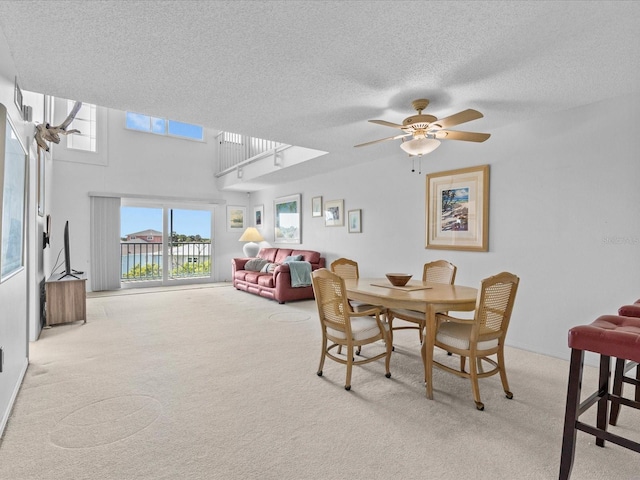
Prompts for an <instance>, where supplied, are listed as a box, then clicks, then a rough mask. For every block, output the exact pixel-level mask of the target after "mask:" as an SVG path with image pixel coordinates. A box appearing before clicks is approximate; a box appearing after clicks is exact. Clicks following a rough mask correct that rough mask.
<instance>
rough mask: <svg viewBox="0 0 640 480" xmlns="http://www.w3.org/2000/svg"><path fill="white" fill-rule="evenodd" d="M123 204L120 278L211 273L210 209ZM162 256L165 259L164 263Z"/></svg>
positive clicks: (133, 279)
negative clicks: (165, 216)
mask: <svg viewBox="0 0 640 480" xmlns="http://www.w3.org/2000/svg"><path fill="white" fill-rule="evenodd" d="M164 214H165V212H164V210H163V209H162V208H153V207H132V206H123V207H122V208H121V212H120V219H121V220H120V224H121V232H120V237H121V238H120V251H121V255H120V258H121V280H122V281H123V282H140V281H150V280H155V281H158V280H160V281H163V282H165V281H171V280H178V279H190V278H207V277H210V276H211V271H212V269H211V262H212V251H211V212H210V211H208V210H187V209H171V208H168V209H166V214H167V221H166V230H165V228H164V225H165V222H164ZM165 258H166V262H165Z"/></svg>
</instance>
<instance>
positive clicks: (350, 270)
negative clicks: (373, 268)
mask: <svg viewBox="0 0 640 480" xmlns="http://www.w3.org/2000/svg"><path fill="white" fill-rule="evenodd" d="M330 268H331V271H332V272H333V273H335V274H337V275H339V276H341V277H342V278H344V279H353V278H360V270H359V269H358V262H356V261H355V260H351V259H348V258H338V259H337V260H334V261H333V262H331V265H330ZM349 306H350V307H351V309H352V310H353V311H354V312H364V311H365V310H371V309H372V308H375V307H376V305H371V304H369V303H363V302H358V301H356V300H349ZM379 308H380V311H381V313H383V314H384V313H385V311H386V310H385V309H384V308H382V307H379ZM360 352H361V349H360V348H358V350H357V351H356V355H360ZM338 353H342V348H341V347H338Z"/></svg>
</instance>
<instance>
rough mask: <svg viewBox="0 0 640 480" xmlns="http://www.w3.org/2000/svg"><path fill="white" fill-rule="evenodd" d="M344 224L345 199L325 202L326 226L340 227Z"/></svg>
mask: <svg viewBox="0 0 640 480" xmlns="http://www.w3.org/2000/svg"><path fill="white" fill-rule="evenodd" d="M342 225H344V200H329V201H328V202H324V226H325V227H340V226H342Z"/></svg>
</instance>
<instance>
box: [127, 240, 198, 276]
mask: <svg viewBox="0 0 640 480" xmlns="http://www.w3.org/2000/svg"><path fill="white" fill-rule="evenodd" d="M168 253H169V266H170V267H169V268H170V270H169V274H168V277H169V278H172V279H176V278H196V277H209V276H211V243H202V242H184V243H174V244H173V245H172V246H171V248H169V252H168ZM162 256H163V252H162V243H137V242H121V243H120V263H121V270H120V272H121V273H120V279H121V280H122V281H123V282H127V281H146V280H162Z"/></svg>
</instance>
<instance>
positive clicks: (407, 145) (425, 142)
mask: <svg viewBox="0 0 640 480" xmlns="http://www.w3.org/2000/svg"><path fill="white" fill-rule="evenodd" d="M439 146H440V140H436V139H435V138H414V139H413V140H409V141H408V142H402V143H401V144H400V148H401V149H402V150H404V151H405V152H407V153H408V154H409V155H426V154H427V153H431V152H433V151H434V150H435V149H436V148H438V147H439Z"/></svg>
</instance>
